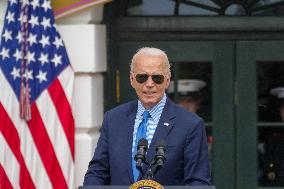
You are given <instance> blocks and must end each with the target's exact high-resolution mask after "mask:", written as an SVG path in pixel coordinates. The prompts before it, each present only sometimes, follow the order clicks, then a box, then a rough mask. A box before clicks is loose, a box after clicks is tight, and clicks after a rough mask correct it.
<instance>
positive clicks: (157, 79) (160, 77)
mask: <svg viewBox="0 0 284 189" xmlns="http://www.w3.org/2000/svg"><path fill="white" fill-rule="evenodd" d="M164 79H165V77H164V76H163V75H152V80H153V81H154V82H155V83H156V84H162V83H163V82H164Z"/></svg>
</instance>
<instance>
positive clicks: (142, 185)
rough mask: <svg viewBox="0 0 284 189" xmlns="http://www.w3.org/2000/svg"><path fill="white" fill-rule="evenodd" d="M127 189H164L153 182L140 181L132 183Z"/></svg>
mask: <svg viewBox="0 0 284 189" xmlns="http://www.w3.org/2000/svg"><path fill="white" fill-rule="evenodd" d="M129 189H164V187H162V185H160V184H159V183H157V182H156V181H153V180H140V181H138V182H135V183H133V184H132V185H131V186H130V187H129Z"/></svg>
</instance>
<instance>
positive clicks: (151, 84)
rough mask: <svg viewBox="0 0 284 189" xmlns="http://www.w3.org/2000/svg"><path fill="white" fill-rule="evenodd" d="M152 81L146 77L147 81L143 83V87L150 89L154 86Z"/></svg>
mask: <svg viewBox="0 0 284 189" xmlns="http://www.w3.org/2000/svg"><path fill="white" fill-rule="evenodd" d="M154 84H155V83H154V81H153V80H152V77H151V76H149V77H148V79H147V81H146V82H145V85H146V86H147V87H149V86H150V87H151V86H154Z"/></svg>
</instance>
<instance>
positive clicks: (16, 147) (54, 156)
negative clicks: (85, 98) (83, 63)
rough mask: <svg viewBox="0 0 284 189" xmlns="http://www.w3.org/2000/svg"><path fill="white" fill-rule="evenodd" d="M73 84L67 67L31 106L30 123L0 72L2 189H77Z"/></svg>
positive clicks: (0, 161) (0, 167) (69, 69)
mask: <svg viewBox="0 0 284 189" xmlns="http://www.w3.org/2000/svg"><path fill="white" fill-rule="evenodd" d="M73 81H74V74H73V71H72V68H71V67H70V66H68V67H67V68H66V69H65V70H63V71H62V73H61V74H60V75H59V77H58V78H57V79H56V80H55V81H53V82H52V83H51V85H50V86H49V87H48V89H47V90H45V91H43V92H42V94H41V95H40V96H39V97H38V99H37V100H36V101H35V102H33V103H32V104H31V113H32V119H31V120H30V121H28V122H26V121H25V120H23V119H21V118H20V110H19V101H18V99H17V97H16V95H15V93H14V91H13V90H12V88H11V86H10V85H9V83H8V81H7V80H6V78H5V76H4V75H3V73H2V71H1V70H0V91H1V92H0V118H1V123H0V189H2V188H45V189H48V188H73V186H74V183H73V182H74V129H75V128H74V119H73V115H72V110H71V102H72V92H73V83H74V82H73Z"/></svg>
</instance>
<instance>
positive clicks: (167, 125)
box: [143, 99, 175, 170]
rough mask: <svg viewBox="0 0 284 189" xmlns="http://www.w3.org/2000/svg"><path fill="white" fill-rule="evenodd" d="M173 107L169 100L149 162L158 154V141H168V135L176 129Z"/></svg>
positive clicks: (148, 156)
mask: <svg viewBox="0 0 284 189" xmlns="http://www.w3.org/2000/svg"><path fill="white" fill-rule="evenodd" d="M173 106H174V105H173V103H172V102H171V101H170V100H169V99H167V102H166V104H165V107H164V109H163V112H162V115H161V117H160V120H159V123H158V125H157V128H156V131H155V133H154V136H153V139H152V141H151V144H150V146H149V149H148V152H147V155H146V157H147V159H148V160H152V159H153V158H154V156H155V154H156V152H155V146H156V143H157V141H159V140H161V139H162V140H165V141H166V138H167V136H168V134H169V133H170V131H171V130H172V128H173V127H174V118H175V112H174V110H173ZM143 168H144V170H146V168H147V166H144V167H143Z"/></svg>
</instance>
